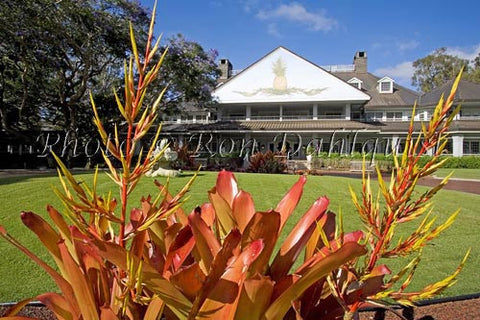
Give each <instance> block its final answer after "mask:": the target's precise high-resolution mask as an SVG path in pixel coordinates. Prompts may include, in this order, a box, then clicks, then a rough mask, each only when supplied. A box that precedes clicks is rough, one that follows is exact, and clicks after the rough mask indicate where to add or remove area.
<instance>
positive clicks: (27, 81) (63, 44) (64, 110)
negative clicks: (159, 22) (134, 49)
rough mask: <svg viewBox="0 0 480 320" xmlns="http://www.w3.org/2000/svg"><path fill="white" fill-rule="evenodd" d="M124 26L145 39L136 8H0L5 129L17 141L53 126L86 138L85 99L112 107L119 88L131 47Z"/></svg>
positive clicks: (105, 2)
mask: <svg viewBox="0 0 480 320" xmlns="http://www.w3.org/2000/svg"><path fill="white" fill-rule="evenodd" d="M125 21H131V22H132V25H133V27H134V29H135V30H136V34H139V35H143V38H145V37H146V32H147V29H148V21H149V19H148V14H147V12H146V11H145V9H143V8H142V7H141V6H140V5H139V4H138V3H137V2H132V1H128V0H78V1H75V0H58V1H51V0H3V1H2V2H1V3H0V38H1V39H2V43H1V44H0V57H1V59H0V123H1V126H2V129H3V130H5V131H7V132H11V133H14V132H19V131H22V130H25V129H35V128H38V127H45V126H52V125H53V126H55V127H56V128H61V129H64V130H67V131H69V132H72V133H73V134H75V132H76V130H80V131H84V132H83V133H88V131H89V130H87V129H88V128H89V127H90V125H89V124H90V123H91V114H90V113H89V108H90V106H89V102H88V100H89V99H88V95H87V92H88V91H89V90H92V93H93V94H94V95H95V96H103V97H105V100H107V101H111V102H114V100H113V99H112V93H111V89H110V88H111V86H112V85H115V84H117V83H118V84H120V83H121V76H122V73H121V70H119V69H118V68H117V66H118V65H119V64H120V65H122V61H123V60H124V59H125V57H126V53H127V52H128V50H129V46H130V40H129V37H128V34H129V33H128V24H126V23H125ZM139 38H140V39H139V40H142V36H140V37H139ZM86 114H88V116H86Z"/></svg>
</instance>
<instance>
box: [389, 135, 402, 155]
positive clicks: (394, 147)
mask: <svg viewBox="0 0 480 320" xmlns="http://www.w3.org/2000/svg"><path fill="white" fill-rule="evenodd" d="M399 143H400V141H399V139H398V136H393V137H392V146H391V148H392V150H391V151H392V153H395V154H397V153H398V147H399Z"/></svg>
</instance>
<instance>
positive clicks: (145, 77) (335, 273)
mask: <svg viewBox="0 0 480 320" xmlns="http://www.w3.org/2000/svg"><path fill="white" fill-rule="evenodd" d="M154 16H155V12H153V17H154ZM149 34H150V36H149V38H148V39H149V40H148V44H147V47H146V50H145V53H144V55H143V57H140V55H139V54H138V52H137V46H136V43H135V39H134V36H133V32H132V33H131V39H132V48H133V58H132V59H131V60H130V62H129V63H128V64H126V66H125V94H124V97H123V102H122V100H121V99H120V97H119V96H118V95H117V93H115V96H116V100H117V105H118V109H119V112H120V113H121V115H122V117H123V118H124V120H125V123H126V129H125V132H126V133H125V135H126V136H125V143H124V144H123V143H120V134H119V133H118V132H119V129H117V127H115V129H114V133H113V139H111V138H110V136H109V135H108V133H107V131H106V130H105V128H104V126H103V125H102V122H101V120H100V117H99V114H98V113H97V111H96V108H95V104H94V102H93V100H92V106H93V110H94V122H95V124H96V126H97V128H98V131H99V133H100V136H101V137H102V140H103V143H104V144H105V146H106V148H107V149H108V151H109V153H110V154H111V155H112V156H113V157H114V158H115V159H116V160H118V161H119V163H120V164H121V169H120V170H117V169H116V168H115V167H114V165H113V164H112V161H111V160H110V159H109V158H108V157H107V156H106V155H104V159H105V162H106V164H107V166H108V168H109V173H108V175H109V176H110V178H111V179H112V180H113V181H114V182H115V183H116V185H117V186H118V189H119V199H120V203H119V204H118V203H117V200H116V199H115V198H114V197H113V196H112V194H111V193H109V194H107V195H102V196H101V195H99V194H98V193H97V188H96V181H97V175H98V171H96V172H95V175H94V182H93V186H92V187H88V186H87V185H86V184H85V183H83V182H82V181H77V180H76V178H75V177H74V176H73V175H72V174H71V173H70V172H69V171H68V169H67V168H66V167H65V166H64V165H63V163H62V162H61V161H60V159H58V158H56V159H57V161H58V165H59V178H60V183H61V186H62V189H61V190H60V189H57V190H55V191H56V193H57V194H58V196H59V197H60V199H61V200H62V202H63V204H64V206H65V209H64V210H63V212H62V213H60V212H59V211H58V210H56V209H55V208H53V207H51V206H48V207H47V211H48V213H49V216H50V218H51V221H52V224H49V223H47V222H46V221H45V220H44V219H42V218H41V217H40V216H38V215H36V214H34V213H31V212H24V213H22V215H21V217H22V221H23V223H24V224H25V225H26V226H27V227H28V228H29V229H31V230H32V231H33V232H34V233H35V234H36V235H37V236H38V238H39V239H40V241H41V242H42V243H43V245H44V246H45V247H46V249H47V250H48V251H49V252H50V254H51V255H52V257H53V260H54V262H55V264H56V268H53V267H51V266H49V265H48V264H46V263H45V262H43V261H42V260H40V259H39V258H38V257H37V256H36V255H35V254H34V253H32V252H30V251H29V250H28V249H27V248H25V247H24V246H23V245H22V244H20V243H19V242H18V241H16V240H15V239H14V238H13V237H11V236H10V235H9V234H8V233H7V232H6V230H5V229H4V228H2V227H0V236H1V237H3V238H4V239H6V240H7V241H8V242H10V243H11V244H13V245H14V246H16V247H18V248H19V249H20V250H21V251H23V252H24V253H25V254H27V255H28V256H29V257H30V258H31V259H33V260H34V261H35V262H37V263H38V264H39V265H40V266H41V267H42V268H43V269H44V270H45V271H46V272H47V273H48V274H49V275H50V276H51V277H52V279H53V280H54V281H55V282H56V284H57V286H58V289H59V291H60V293H52V292H50V293H45V294H42V295H40V296H37V297H35V298H34V299H36V300H40V301H41V302H43V303H44V304H45V305H46V306H47V307H48V308H49V309H51V310H52V311H53V312H54V314H55V315H56V316H57V318H58V319H65V320H70V319H85V320H90V319H95V320H96V319H106V320H107V319H108V320H109V319H147V320H148V319H159V318H160V317H163V318H164V319H267V320H270V319H271V320H277V319H334V318H336V317H342V316H344V318H345V319H348V318H349V317H351V316H352V315H353V314H354V313H355V312H356V311H357V310H358V308H359V307H360V306H361V305H362V304H364V303H366V302H367V303H368V302H372V301H373V302H375V301H380V300H382V299H384V298H393V299H396V300H399V301H401V302H403V303H410V302H411V301H414V300H415V299H418V298H424V297H428V296H430V295H433V294H436V293H438V292H440V291H441V290H443V289H444V288H446V287H447V286H449V285H450V284H451V283H452V281H453V279H454V278H455V276H456V275H457V274H458V272H459V271H460V268H461V267H459V268H458V270H457V271H456V272H455V273H454V274H453V275H452V276H451V277H449V278H447V279H446V280H444V281H441V282H439V283H438V284H434V285H432V286H429V287H427V288H426V289H424V290H422V291H420V292H417V293H409V294H407V293H404V289H405V287H406V286H407V285H408V284H409V282H410V280H411V278H412V276H413V271H414V270H415V267H416V265H417V264H418V261H419V259H418V258H416V259H414V260H413V261H412V263H411V264H409V265H408V266H407V267H406V268H404V269H403V270H401V271H400V273H398V274H397V275H395V276H393V277H391V278H390V279H388V280H385V275H387V274H389V272H390V271H389V269H388V267H387V266H385V265H382V264H379V261H380V259H383V258H388V257H393V256H403V255H407V254H410V253H411V252H414V251H418V250H419V249H421V247H422V246H424V245H425V243H427V242H428V241H430V240H432V239H433V238H435V237H436V236H437V235H438V234H439V233H440V232H441V231H443V230H444V229H446V228H447V227H448V226H449V225H450V224H451V221H452V220H453V218H454V217H452V218H451V219H449V220H448V221H447V222H446V223H445V224H443V225H441V226H439V227H437V228H435V229H432V222H431V221H429V220H428V217H427V218H426V220H424V222H422V223H421V224H420V226H419V228H418V229H417V231H415V232H414V233H413V234H412V235H411V236H409V237H407V238H406V239H404V240H400V241H399V242H398V244H392V242H393V240H394V232H395V229H396V228H397V227H398V226H399V225H400V224H401V223H405V222H408V221H410V220H413V219H415V218H417V217H419V216H420V215H422V214H423V213H424V212H425V211H427V210H428V209H429V208H430V205H429V204H428V203H429V200H430V199H431V197H432V196H433V195H434V194H435V193H436V192H437V191H438V190H439V189H440V188H441V187H442V186H443V185H444V183H446V181H444V182H442V183H441V184H440V185H439V186H437V187H436V188H433V189H432V190H430V191H429V192H426V193H425V194H423V195H421V196H420V197H419V198H418V199H416V200H415V199H413V190H414V187H415V185H416V183H417V181H418V179H419V178H420V177H423V176H425V175H428V174H431V173H432V172H434V170H435V169H436V168H438V167H439V166H440V165H441V162H439V161H438V155H439V154H440V153H441V151H442V149H443V148H444V141H445V134H446V130H447V129H448V126H449V125H450V122H451V121H452V119H453V115H450V116H449V115H448V114H449V112H450V108H451V105H452V101H453V95H451V96H450V97H449V99H448V100H447V103H446V104H445V105H444V106H443V104H439V107H437V109H436V112H435V115H434V117H433V119H432V121H431V122H430V124H429V125H428V127H423V135H422V136H421V137H419V138H418V140H417V141H416V142H415V141H413V140H412V139H411V138H412V135H413V124H412V125H411V129H410V132H409V137H410V139H409V140H408V142H407V146H406V148H405V149H406V151H405V153H404V155H403V157H402V160H401V161H400V162H397V163H396V171H395V173H394V174H393V175H392V178H391V182H390V186H388V187H387V186H386V183H385V182H384V181H383V179H382V178H381V176H380V178H379V183H380V190H381V191H382V194H383V195H384V198H385V209H384V211H380V203H379V202H378V201H377V200H374V199H373V196H372V193H371V188H370V180H369V179H368V178H366V177H364V180H363V186H364V188H363V192H362V200H361V201H359V200H358V199H357V197H356V196H355V195H354V193H353V192H352V196H353V198H354V203H355V205H356V207H357V210H358V212H359V214H360V216H361V217H362V219H363V220H364V223H365V226H366V232H362V231H355V232H351V233H344V231H343V228H342V224H341V223H339V224H338V225H336V223H335V221H336V218H335V215H334V214H333V213H332V212H330V211H328V210H327V208H328V203H329V201H328V199H327V198H326V197H320V198H318V199H317V200H316V201H315V202H314V203H313V205H312V206H311V207H310V208H309V209H308V211H307V212H306V213H304V214H303V215H302V217H301V219H300V220H299V222H298V223H297V224H296V226H295V227H294V228H293V229H292V230H291V231H290V232H289V233H288V234H287V236H286V238H285V240H284V241H283V242H281V240H280V239H281V237H280V236H281V234H282V233H283V232H285V230H284V227H285V224H286V221H287V220H288V219H289V217H290V216H291V215H292V213H293V212H294V210H295V208H296V206H297V204H298V202H299V200H300V198H301V195H302V192H303V187H304V185H305V183H306V177H305V176H301V177H300V178H299V180H298V181H297V182H296V183H295V184H294V186H293V187H292V188H291V189H290V190H289V191H288V192H287V193H286V195H285V196H284V197H283V199H282V200H281V201H280V202H279V203H278V205H277V206H276V207H275V209H273V210H269V211H265V212H258V211H256V210H255V206H254V203H253V200H252V197H251V195H250V194H249V193H247V192H245V191H243V190H240V189H239V188H238V185H237V182H236V179H235V177H234V176H233V174H232V173H229V172H226V171H222V172H220V173H219V175H218V178H217V182H216V185H215V187H214V188H212V189H211V190H210V191H209V192H208V195H209V200H210V202H209V203H206V204H203V205H202V206H200V207H197V208H196V209H195V210H193V211H192V212H191V213H190V214H188V215H187V214H185V212H184V211H183V210H182V209H181V205H182V203H183V201H185V194H186V193H187V191H188V189H189V186H190V184H191V183H193V179H192V180H191V181H190V182H189V183H187V185H186V186H185V187H184V188H183V189H182V190H181V191H180V192H179V193H178V194H176V195H170V193H169V192H168V183H167V185H166V186H163V185H160V184H159V183H156V185H157V187H158V194H157V195H156V196H155V197H151V196H147V197H144V198H142V199H141V201H140V206H139V208H134V209H132V210H131V211H130V212H127V208H128V207H129V199H130V195H131V193H132V191H133V190H134V189H135V187H136V186H137V184H138V183H139V181H140V179H141V177H142V176H143V175H145V173H146V172H147V171H149V170H150V169H151V167H152V165H153V164H154V161H155V159H152V158H151V157H152V153H153V150H154V148H155V144H156V140H157V137H158V135H159V131H157V132H156V134H155V138H154V139H153V143H152V144H151V147H150V148H149V149H148V150H147V151H146V152H145V154H144V153H143V151H140V152H138V149H139V148H138V147H139V146H140V144H141V141H142V138H144V137H145V136H146V135H147V132H148V131H149V129H150V128H151V127H152V126H153V124H154V120H155V118H156V114H157V106H158V104H159V102H160V99H161V97H162V94H163V93H161V94H160V95H159V97H158V99H157V100H156V101H155V102H154V103H153V104H152V106H151V107H143V102H144V97H145V94H146V91H147V88H148V86H149V84H151V83H152V82H153V81H154V79H155V77H156V76H157V74H158V71H159V68H160V66H161V63H162V60H163V57H164V55H165V54H164V55H163V56H162V57H160V59H159V61H158V62H157V63H156V64H154V65H153V67H151V68H150V65H151V61H152V59H154V57H155V55H156V51H157V48H158V41H157V43H156V44H154V45H153V46H152V43H151V41H152V34H153V18H152V23H151V25H150V33H149ZM437 145H440V146H439V148H438V149H437V151H436V153H435V156H434V157H433V158H432V161H431V162H429V163H428V164H427V165H426V166H425V167H423V168H420V167H419V166H418V165H417V161H418V157H419V156H420V155H422V154H424V153H426V152H427V151H428V150H430V149H432V148H433V147H434V146H437ZM122 146H123V147H122ZM157 156H158V157H160V156H161V153H160V154H158V155H157ZM379 175H380V172H379ZM339 221H340V222H341V219H340V220H339ZM277 249H278V251H276V250H277ZM302 252H304V258H305V259H304V262H303V264H300V266H299V267H295V264H294V263H295V261H296V260H297V259H298V258H299V256H300V255H301V254H302ZM382 261H383V260H382ZM462 264H463V263H462ZM292 269H293V270H292ZM405 275H406V280H405V281H404V282H403V284H402V285H401V287H400V288H398V289H395V288H394V284H395V283H396V282H398V281H399V280H400V279H401V278H402V276H405ZM31 300H32V299H26V300H24V301H21V302H20V303H19V304H17V305H16V306H14V307H12V308H11V309H10V310H9V311H8V312H7V317H8V318H9V319H22V317H18V316H16V314H17V313H18V311H19V310H20V309H21V308H22V307H23V306H24V305H25V304H27V303H28V302H29V301H31Z"/></svg>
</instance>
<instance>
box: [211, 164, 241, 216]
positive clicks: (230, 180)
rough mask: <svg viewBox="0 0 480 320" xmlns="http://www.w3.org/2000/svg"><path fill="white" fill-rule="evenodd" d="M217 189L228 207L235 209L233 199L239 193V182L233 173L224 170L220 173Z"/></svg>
mask: <svg viewBox="0 0 480 320" xmlns="http://www.w3.org/2000/svg"><path fill="white" fill-rule="evenodd" d="M215 189H216V190H217V192H218V194H219V195H220V196H221V197H222V198H223V199H225V201H226V202H227V203H228V205H229V206H230V208H231V207H233V199H234V198H235V196H236V195H237V193H238V186H237V180H236V179H235V176H234V175H233V173H232V172H229V171H225V170H222V171H220V172H219V173H218V176H217V183H216V184H215Z"/></svg>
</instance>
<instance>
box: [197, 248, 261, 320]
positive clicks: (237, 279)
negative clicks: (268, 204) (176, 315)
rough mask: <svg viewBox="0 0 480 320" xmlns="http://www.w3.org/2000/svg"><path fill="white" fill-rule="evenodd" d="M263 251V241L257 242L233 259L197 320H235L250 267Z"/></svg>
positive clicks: (203, 305)
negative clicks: (205, 319)
mask: <svg viewBox="0 0 480 320" xmlns="http://www.w3.org/2000/svg"><path fill="white" fill-rule="evenodd" d="M262 249H263V243H262V240H256V241H254V242H252V243H251V244H250V245H249V246H248V247H247V248H245V250H244V251H242V252H241V253H240V254H239V255H237V256H235V257H234V258H233V261H231V262H230V263H229V265H228V266H227V269H226V270H225V272H224V273H223V275H222V277H221V278H220V280H219V281H218V282H217V283H216V285H215V287H214V288H213V290H212V291H211V292H210V293H209V295H208V297H207V299H206V300H205V302H204V303H203V304H202V307H201V308H200V310H199V313H198V315H197V319H202V318H208V319H227V320H228V319H234V316H235V312H236V310H237V306H238V302H239V300H240V294H241V292H242V291H241V290H242V287H243V282H244V281H245V278H246V276H247V271H248V267H249V266H250V265H251V264H252V263H253V261H255V259H256V258H257V257H258V256H259V255H260V253H261V252H262Z"/></svg>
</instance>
